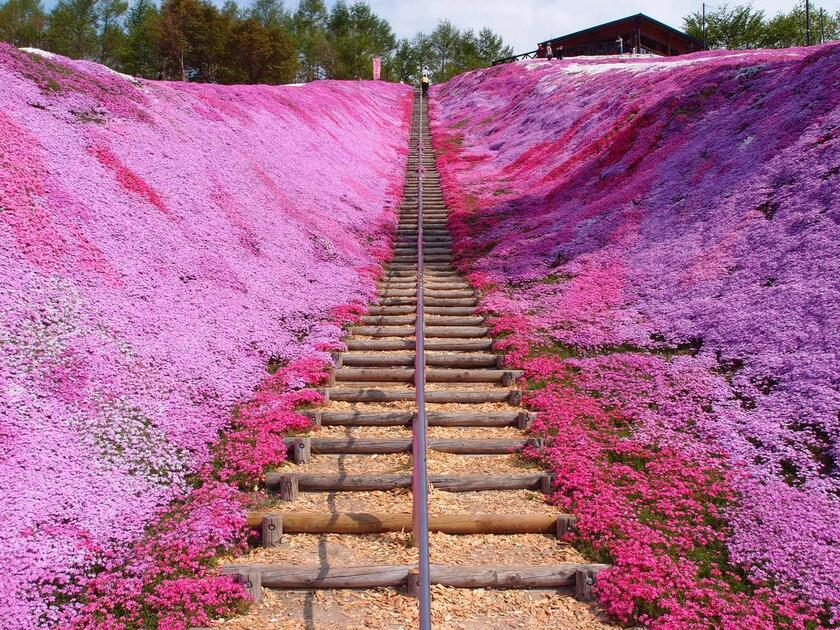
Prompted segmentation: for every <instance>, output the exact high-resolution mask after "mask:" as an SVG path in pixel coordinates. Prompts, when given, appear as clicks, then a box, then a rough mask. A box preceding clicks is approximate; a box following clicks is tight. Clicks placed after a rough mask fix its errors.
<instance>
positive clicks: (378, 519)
mask: <svg viewBox="0 0 840 630" xmlns="http://www.w3.org/2000/svg"><path fill="white" fill-rule="evenodd" d="M272 514H278V515H279V516H280V517H281V522H282V528H283V533H284V534H379V533H384V532H410V531H411V530H412V521H411V513H410V512H398V513H384V512H379V513H370V512H282V513H279V512H271V511H252V512H248V514H247V519H248V526H249V527H260V526H262V523H263V521H264V520H265V518H266V516H268V515H272ZM572 518H573V517H572V516H571V515H570V514H559V515H551V514H430V515H429V531H430V532H439V533H442V534H451V535H461V536H463V535H469V534H489V535H501V536H506V535H507V536H512V535H520V534H548V535H557V529H558V527H557V522H558V519H562V520H564V521H566V522H568V521H569V520H570V519H572Z"/></svg>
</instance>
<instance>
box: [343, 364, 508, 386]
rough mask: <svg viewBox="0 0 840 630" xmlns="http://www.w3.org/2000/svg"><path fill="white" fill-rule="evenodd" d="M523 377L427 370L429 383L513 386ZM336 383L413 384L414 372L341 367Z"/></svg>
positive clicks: (480, 371) (501, 372)
mask: <svg viewBox="0 0 840 630" xmlns="http://www.w3.org/2000/svg"><path fill="white" fill-rule="evenodd" d="M521 375H522V372H521V371H516V370H493V369H484V368H474V369H457V368H427V369H426V382H427V383H503V384H505V385H507V386H510V385H513V384H514V382H515V381H516V379H517V378H519V377H520V376H521ZM333 376H334V378H335V380H336V381H339V382H341V381H354V382H357V383H361V382H365V381H373V382H376V383H413V382H414V370H413V369H411V368H402V367H396V368H381V367H373V368H365V367H341V368H338V369H335V370H333Z"/></svg>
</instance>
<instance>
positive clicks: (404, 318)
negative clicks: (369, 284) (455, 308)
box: [361, 315, 484, 326]
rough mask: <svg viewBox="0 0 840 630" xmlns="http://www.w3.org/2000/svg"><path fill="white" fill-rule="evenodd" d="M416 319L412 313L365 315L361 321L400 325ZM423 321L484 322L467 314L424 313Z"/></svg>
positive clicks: (445, 323)
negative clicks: (431, 314) (430, 314)
mask: <svg viewBox="0 0 840 630" xmlns="http://www.w3.org/2000/svg"><path fill="white" fill-rule="evenodd" d="M416 319H417V318H416V317H415V316H414V315H390V316H389V315H365V316H364V317H362V322H361V323H362V324H363V325H365V326H401V325H404V324H414V322H415V320H416ZM425 321H426V324H427V325H428V326H480V325H481V324H483V323H484V318H483V317H480V316H469V315H466V316H455V315H449V316H441V315H433V316H429V315H426V317H425Z"/></svg>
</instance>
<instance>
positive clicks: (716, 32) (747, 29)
mask: <svg viewBox="0 0 840 630" xmlns="http://www.w3.org/2000/svg"><path fill="white" fill-rule="evenodd" d="M683 28H684V30H685V32H686V33H688V34H689V35H691V36H692V37H694V38H695V39H698V40H700V41H703V15H702V13H701V12H700V11H696V12H694V13H692V14H690V15H688V16H686V17H685V18H683ZM764 32H765V22H764V11H760V10H757V9H753V8H752V7H751V6H750V5H739V6H734V7H730V6H729V5H726V4H723V5H721V6H720V7H718V8H716V9H714V10H713V11H707V12H706V46H707V47H708V48H727V49H730V50H735V49H742V48H758V47H759V46H761V45H762V43H763V41H764Z"/></svg>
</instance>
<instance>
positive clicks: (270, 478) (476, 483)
mask: <svg viewBox="0 0 840 630" xmlns="http://www.w3.org/2000/svg"><path fill="white" fill-rule="evenodd" d="M550 479H551V476H550V475H549V474H547V473H535V474H530V475H528V474H522V475H510V474H507V475H474V476H459V475H429V483H431V484H432V486H433V487H434V488H435V489H436V490H442V491H444V492H482V491H486V490H542V489H543V488H544V487H547V486H546V484H548V483H550V481H543V480H550ZM290 481H291V483H292V484H294V485H296V488H297V490H298V491H300V492H336V491H340V492H374V491H384V490H395V489H397V488H410V487H411V475H343V474H339V475H328V474H311V473H285V472H268V473H266V474H265V486H266V488H267V489H268V490H271V491H276V490H279V489H281V488H282V487H283V486H286V485H288V483H289V482H290Z"/></svg>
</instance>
